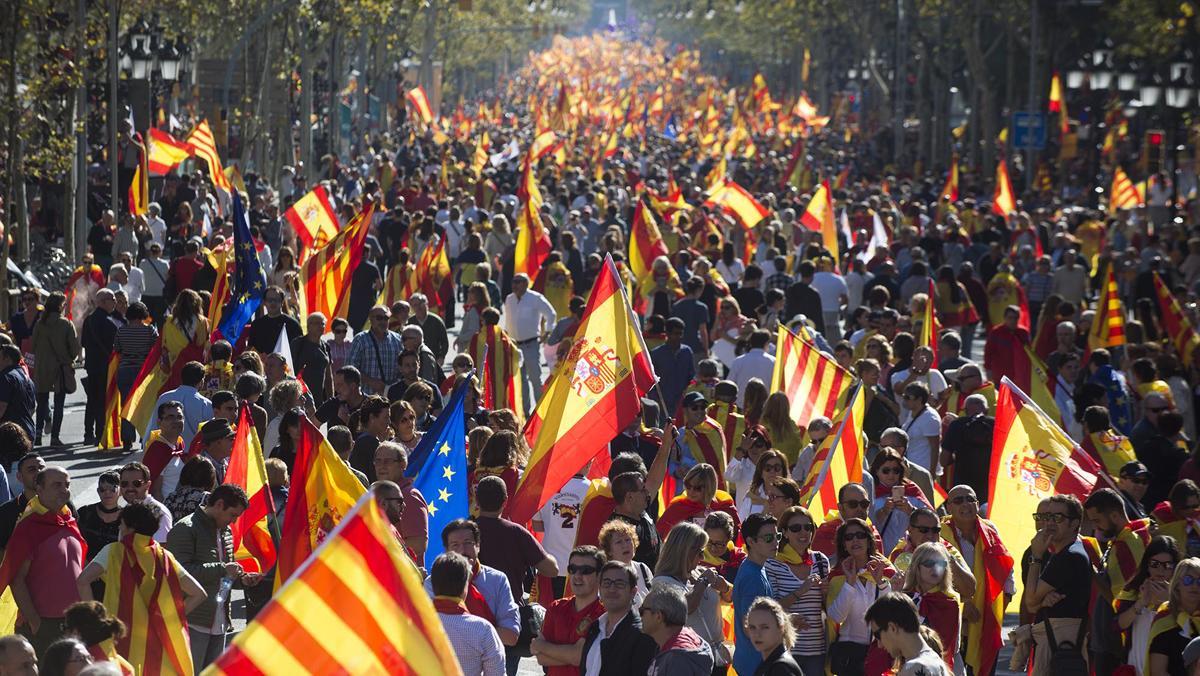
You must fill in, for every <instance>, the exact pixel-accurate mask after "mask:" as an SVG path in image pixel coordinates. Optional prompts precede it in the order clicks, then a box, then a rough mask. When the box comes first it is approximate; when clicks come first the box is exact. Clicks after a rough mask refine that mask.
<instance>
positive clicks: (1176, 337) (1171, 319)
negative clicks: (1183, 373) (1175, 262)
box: [1154, 272, 1200, 366]
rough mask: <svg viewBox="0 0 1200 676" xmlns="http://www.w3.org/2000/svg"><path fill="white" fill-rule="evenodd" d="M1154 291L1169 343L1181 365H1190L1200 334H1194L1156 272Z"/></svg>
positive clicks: (1177, 301)
mask: <svg viewBox="0 0 1200 676" xmlns="http://www.w3.org/2000/svg"><path fill="white" fill-rule="evenodd" d="M1154 291H1155V293H1156V294H1157V295H1158V307H1159V309H1160V310H1162V323H1163V329H1164V330H1165V331H1166V332H1167V335H1168V336H1169V337H1170V338H1171V344H1172V345H1174V346H1175V351H1176V352H1178V353H1179V359H1180V360H1181V361H1182V362H1183V365H1184V366H1191V365H1192V362H1193V360H1195V358H1196V348H1197V347H1200V335H1197V334H1196V329H1194V328H1192V323H1191V322H1190V321H1188V318H1187V315H1185V314H1184V313H1183V308H1181V307H1180V306H1179V300H1178V299H1177V298H1175V296H1173V295H1172V294H1171V290H1170V289H1168V288H1167V284H1166V282H1164V281H1163V280H1162V277H1160V276H1159V275H1158V273H1157V272H1156V273H1154Z"/></svg>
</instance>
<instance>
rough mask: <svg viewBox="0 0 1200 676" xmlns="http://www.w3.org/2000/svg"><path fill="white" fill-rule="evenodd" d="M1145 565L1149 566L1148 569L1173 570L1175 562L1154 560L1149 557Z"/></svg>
mask: <svg viewBox="0 0 1200 676" xmlns="http://www.w3.org/2000/svg"><path fill="white" fill-rule="evenodd" d="M1147 567H1148V568H1150V570H1175V562H1174V561H1155V560H1154V559H1150V562H1149V564H1148V566H1147Z"/></svg>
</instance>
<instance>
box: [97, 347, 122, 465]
mask: <svg viewBox="0 0 1200 676" xmlns="http://www.w3.org/2000/svg"><path fill="white" fill-rule="evenodd" d="M120 364H121V353H120V352H113V353H112V356H110V357H109V358H108V381H107V383H106V384H105V386H104V436H102V437H101V438H100V444H99V447H100V449H101V450H108V449H111V448H117V447H119V446H121V445H123V442H122V441H121V390H119V389H117V367H118V366H119V365H120Z"/></svg>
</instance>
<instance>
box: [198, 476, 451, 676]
mask: <svg viewBox="0 0 1200 676" xmlns="http://www.w3.org/2000/svg"><path fill="white" fill-rule="evenodd" d="M335 460H336V461H337V462H341V461H340V460H337V459H336V457H335ZM351 478H352V479H353V477H351ZM304 516H305V515H304V514H299V515H298V517H299V518H300V519H303V518H304ZM285 524H286V521H285ZM263 673H277V674H421V676H426V675H429V676H438V675H442V674H446V675H458V674H462V670H461V669H460V667H459V664H458V659H457V658H456V657H455V653H454V647H453V646H451V645H450V641H449V640H448V638H447V636H446V631H445V629H444V628H443V627H442V622H441V620H440V619H439V618H438V615H437V611H436V610H435V609H434V607H433V602H432V601H431V600H430V599H429V596H428V595H427V594H426V593H425V589H424V587H423V586H422V580H421V574H420V573H419V572H418V571H417V569H416V568H414V567H413V565H412V564H411V562H409V561H408V557H407V554H405V552H404V549H403V548H402V547H401V545H400V542H399V540H397V539H396V536H395V535H394V534H393V530H392V527H391V524H389V523H388V520H387V518H386V517H385V516H384V513H383V507H382V506H381V505H380V504H379V503H378V502H377V501H376V500H375V498H374V497H373V496H371V495H370V494H368V495H364V496H362V498H361V499H360V500H358V502H357V504H353V505H352V506H351V508H350V509H349V510H347V513H346V514H345V517H344V518H343V519H342V521H341V523H340V524H339V525H338V526H337V528H336V530H333V531H332V532H331V533H329V535H328V537H327V538H326V539H325V541H324V543H323V544H321V546H320V547H319V548H318V549H317V550H316V551H315V552H313V554H312V556H311V557H309V558H308V559H307V560H306V561H305V562H304V565H303V566H302V567H301V568H300V569H299V570H298V571H297V572H296V574H295V576H293V577H292V578H291V579H290V580H288V582H287V583H286V584H285V585H284V586H283V587H281V588H280V589H279V590H278V591H277V592H276V593H275V597H274V598H273V599H272V600H271V603H270V604H269V605H267V607H266V608H264V609H263V610H262V612H260V613H259V614H258V617H256V618H255V620H254V621H253V622H251V623H250V624H249V625H248V626H247V627H246V629H245V631H243V632H242V633H240V634H239V635H238V636H237V638H235V639H234V640H233V643H232V644H231V645H230V646H229V648H228V649H227V650H226V651H225V652H224V653H223V654H222V655H221V656H220V657H219V658H217V660H216V661H215V662H213V664H212V665H211V666H210V667H209V668H208V669H206V670H205V671H204V676H218V675H221V674H228V675H231V676H232V675H233V674H263Z"/></svg>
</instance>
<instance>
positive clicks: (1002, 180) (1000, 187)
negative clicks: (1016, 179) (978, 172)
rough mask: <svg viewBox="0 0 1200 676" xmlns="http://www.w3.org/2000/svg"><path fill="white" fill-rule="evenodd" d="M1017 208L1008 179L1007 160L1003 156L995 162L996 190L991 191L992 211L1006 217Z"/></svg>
mask: <svg viewBox="0 0 1200 676" xmlns="http://www.w3.org/2000/svg"><path fill="white" fill-rule="evenodd" d="M1016 210H1017V202H1016V200H1015V199H1014V198H1013V188H1012V181H1010V180H1009V179H1008V162H1006V161H1005V160H1004V158H1003V157H1001V158H1000V162H999V163H997V164H996V190H995V192H993V193H992V213H993V214H996V215H998V216H1004V217H1007V216H1008V215H1009V214H1011V213H1012V212H1014V211H1016Z"/></svg>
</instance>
